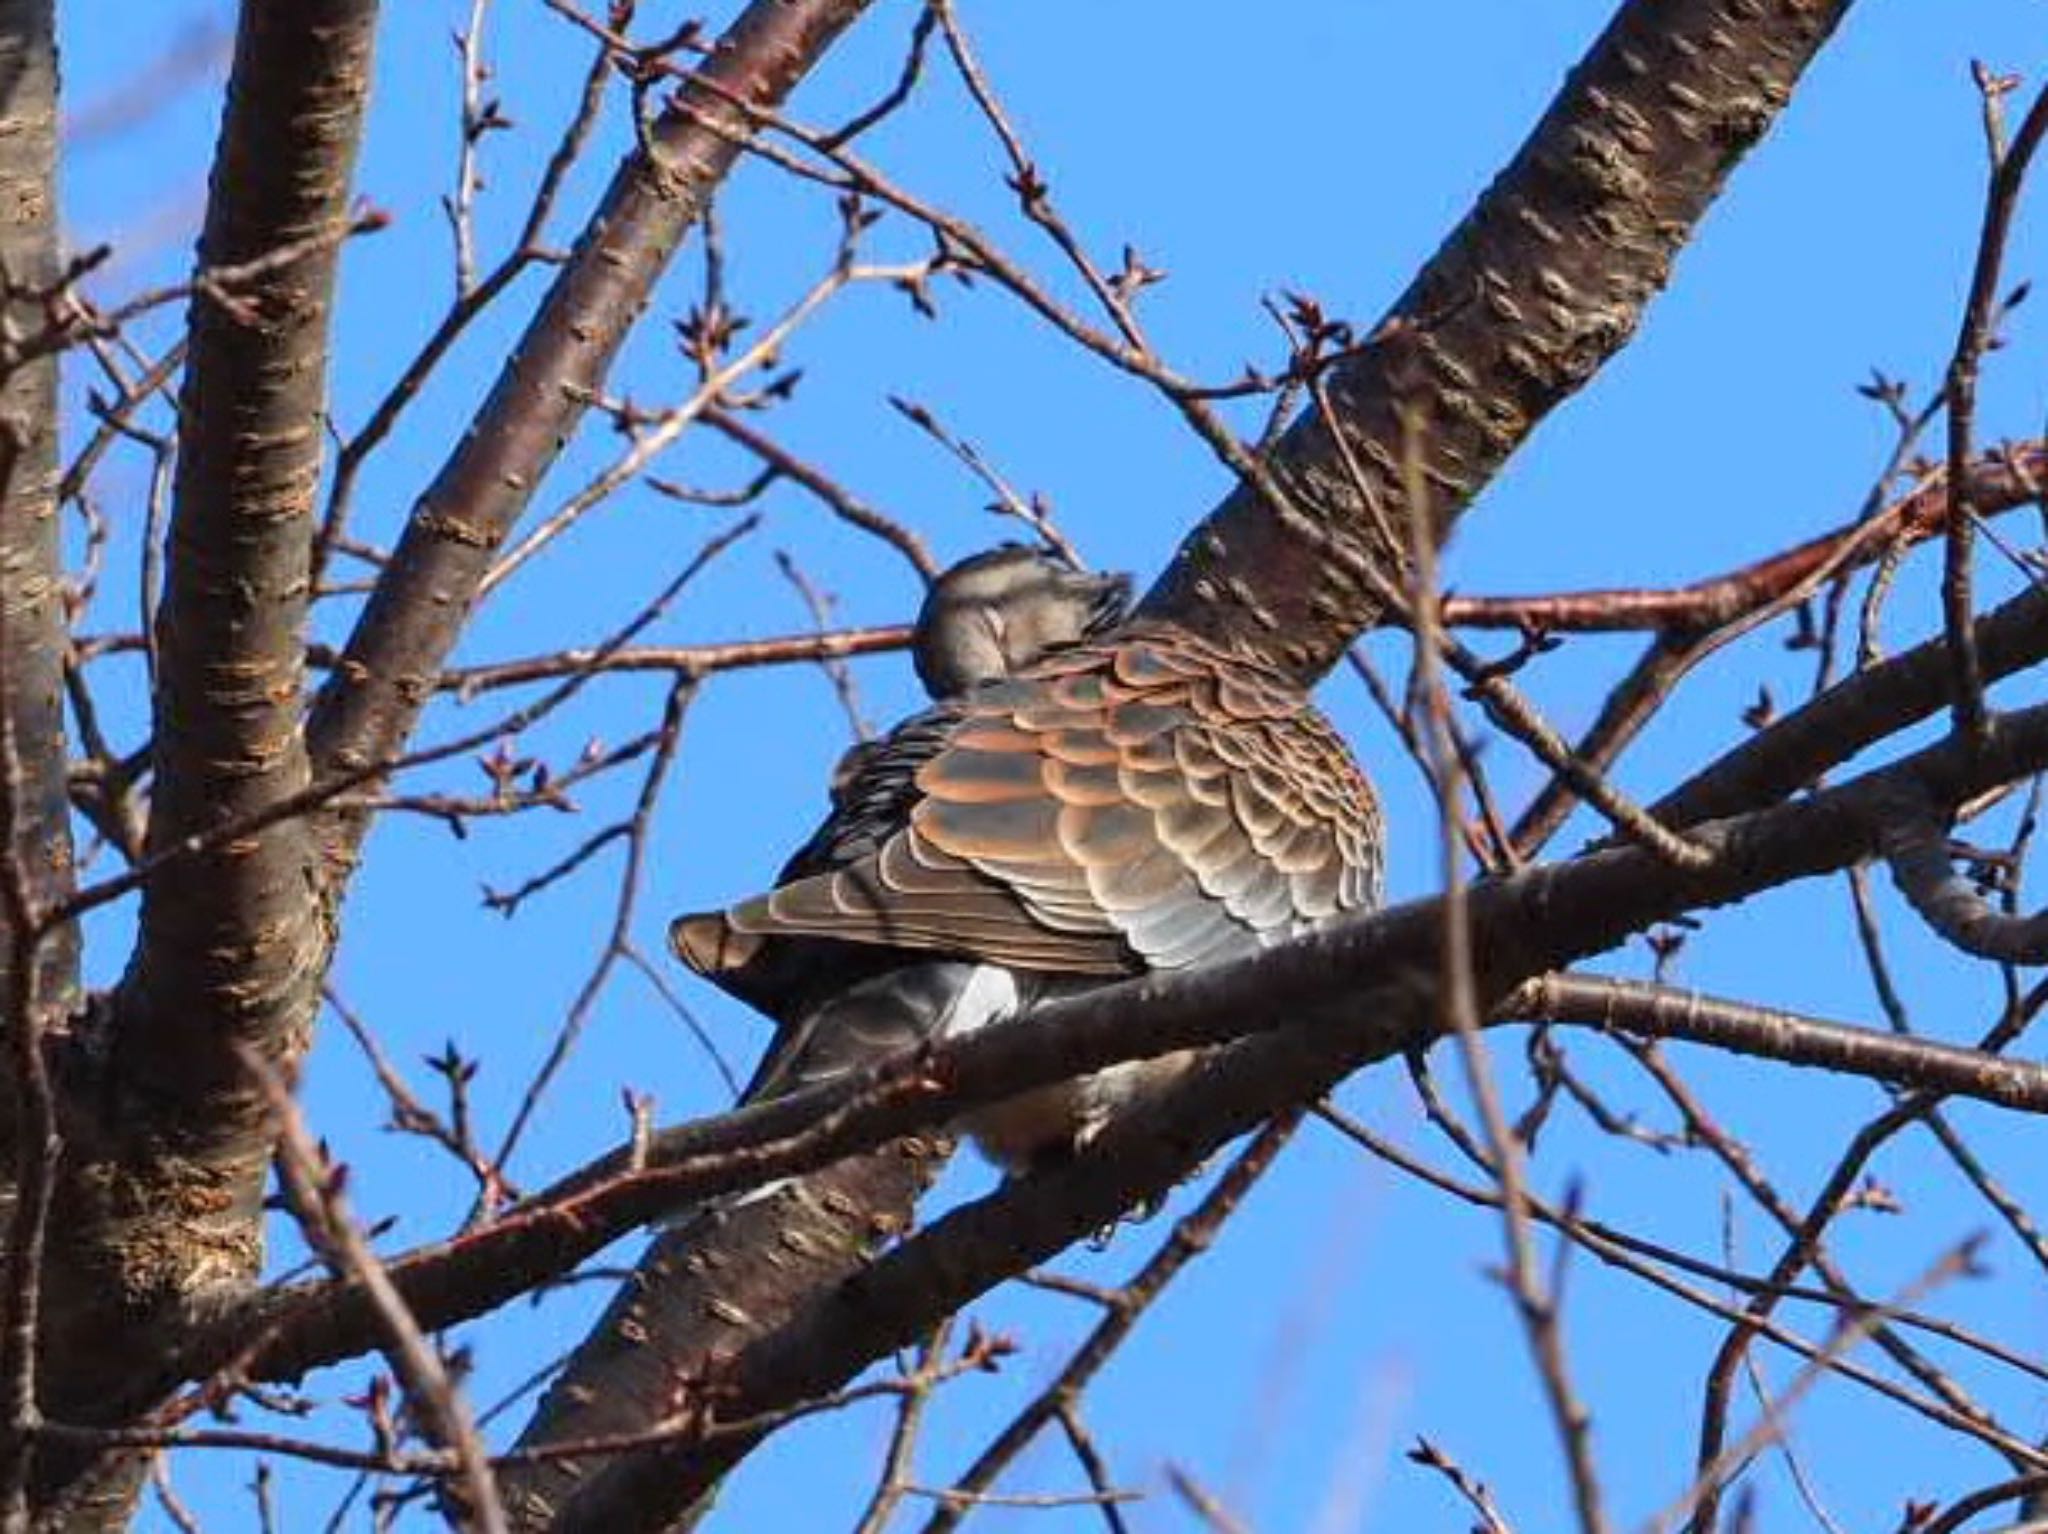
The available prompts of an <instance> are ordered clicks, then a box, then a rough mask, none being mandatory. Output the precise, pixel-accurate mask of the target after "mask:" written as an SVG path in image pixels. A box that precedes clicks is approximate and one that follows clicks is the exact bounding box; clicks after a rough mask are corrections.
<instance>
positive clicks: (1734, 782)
mask: <svg viewBox="0 0 2048 1534" xmlns="http://www.w3.org/2000/svg"><path fill="white" fill-rule="evenodd" d="M1975 633H1976V640H1977V658H1978V664H1979V666H1980V667H1981V668H1982V672H1983V675H1984V677H1985V678H1986V679H1987V680H1993V679H1996V678H1999V677H2004V676H2010V675H2012V674H2014V673H2016V672H2019V671H2023V670H2025V669H2026V668H2027V667H2029V666H2033V665H2037V664H2039V663H2040V662H2041V661H2042V660H2044V659H2048V592H2044V591H2042V590H2041V589H2040V588H2038V587H2030V588H2028V589H2027V590H2026V591H2023V592H2021V593H2020V594H2019V595H2018V596H2016V597H2014V598H2013V599H2012V600H2011V601H2009V602H2007V603H2006V604H2005V605H2004V606H2002V607H1999V608H1996V609H1994V610H1993V611H1992V612H1990V613H1987V614H1986V615H1985V616H1983V617H1982V618H1979V619H1978V620H1977V621H1976V624H1975ZM1952 676H1953V673H1952V672H1951V670H1950V662H1949V654H1948V643H1947V641H1946V640H1945V639H1938V638H1937V639H1930V640H1928V641H1927V642H1926V643H1925V644H1921V645H1917V646H1915V647H1914V648H1913V649H1911V650H1908V651H1907V652H1906V653H1905V654H1903V655H1900V656H1897V657H1896V658H1894V659H1892V660H1889V661H1886V662H1885V663H1883V664H1882V665H1878V666H1873V667H1870V668H1868V669H1866V670H1863V671H1859V672H1857V673H1856V674H1855V675H1854V676H1852V677H1850V678H1848V679H1847V680H1846V681H1843V682H1840V683H1838V684H1837V685H1836V686H1834V687H1833V688H1830V689H1829V690H1828V691H1827V692H1824V693H1822V694H1821V695H1820V696H1819V697H1817V698H1815V699H1814V700H1813V701H1812V702H1811V703H1808V704H1806V705H1805V706H1804V707H1802V708H1799V709H1797V710H1795V711H1794V712H1792V713H1789V714H1787V715H1785V717H1784V718H1782V719H1780V720H1778V721H1777V722H1776V723H1775V724H1773V725H1771V726H1770V727H1768V728H1767V729H1764V730H1760V731H1758V732H1757V733H1756V734H1755V735H1753V736H1751V737H1750V738H1749V739H1748V740H1746V741H1744V742H1743V743H1742V744H1741V745H1739V746H1737V747H1736V748H1735V749H1734V750H1733V751H1730V752H1728V753H1727V754H1726V755H1724V756H1722V757H1721V758H1720V759H1719V760H1717V761H1714V762H1711V763H1709V764H1708V765H1707V766H1706V767H1704V768H1702V769H1701V770H1700V771H1698V772H1696V773H1694V774H1693V775H1692V776H1691V777H1690V778H1688V779H1686V781H1685V782H1683V783H1681V784H1680V785H1679V786H1678V787H1677V788H1675V789H1673V790H1672V791H1671V792H1670V793H1668V794H1666V795H1664V796H1663V797H1662V798H1661V799H1659V800H1657V802H1656V803H1654V804H1652V805H1651V806H1650V813H1651V814H1652V815H1654V816H1656V817H1657V818H1658V819H1659V820H1661V821H1663V822H1664V823H1665V824H1666V825H1673V826H1685V825H1690V824H1692V823H1693V822H1694V821H1697V820H1707V819H1712V818H1715V817H1718V816H1724V815H1735V814H1739V813H1741V812H1742V811H1744V810H1752V809H1756V808H1758V807H1760V806H1762V805H1766V804H1771V803H1775V802H1776V801H1777V800H1780V799H1783V798H1785V797H1786V796H1787V795H1789V794H1793V793H1797V792H1798V791H1799V790H1800V789H1802V788H1804V787H1806V786H1807V785H1809V784H1811V783H1813V782H1815V781H1816V780H1818V779H1819V778H1820V776H1821V775H1822V774H1823V773H1825V772H1827V771H1828V769H1830V768H1832V767H1836V766H1839V765H1840V764H1841V763H1843V762H1846V761H1849V760H1851V759H1852V758H1854V757H1855V755H1856V753H1857V752H1859V751H1862V750H1864V749H1865V748H1867V747H1869V746H1872V745H1875V744H1877V743H1878V742H1879V741H1882V740H1885V739H1887V738H1889V737H1890V736H1892V735H1894V734H1896V733H1897V732H1899V731H1900V730H1903V729H1905V728H1906V727H1907V726H1908V725H1911V724H1913V723H1915V722H1916V721H1918V720H1921V719H1925V718H1927V717H1928V716H1929V715H1931V714H1934V713H1936V712H1938V711H1939V710H1941V709H1943V708H1945V707H1946V706H1947V705H1948V701H1949V685H1950V681H1951V679H1952Z"/></svg>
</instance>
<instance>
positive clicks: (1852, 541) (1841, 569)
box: [1444, 442, 2048, 635]
mask: <svg viewBox="0 0 2048 1534" xmlns="http://www.w3.org/2000/svg"><path fill="white" fill-rule="evenodd" d="M2044 476H2048V446H2044V445H2043V444H2042V443H2040V442H2020V443H2014V444H2012V445H2011V446H2009V447H2002V448H1999V449H1997V450H1996V451H1993V452H1988V453H1984V454H1982V455H1981V456H1979V457H1978V458H1977V459H1975V460H1974V461H1973V462H1972V463H1971V465H1970V470H1969V473H1968V474H1967V475H1966V476H1965V477H1964V488H1963V491H1962V493H1961V495H1960V496H1959V497H1958V499H1960V500H1964V501H1966V502H1967V503H1968V505H1969V507H1970V509H1971V510H1972V511H1974V512H1976V513H1977V514H1978V515H1980V516H1988V515H1991V514H1993V513H1996V512H2002V511H2011V510H2013V509H2014V508H2016V507H2020V506H2031V505H2033V504H2034V503H2035V502H2036V501H2037V500H2038V499H2039V498H2040V494H2041V481H2042V479H2043V477H2044ZM1948 486H1949V476H1948V473H1947V471H1946V470H1945V469H1944V470H1941V471H1936V472H1933V473H1930V474H1928V475H1927V476H1926V477H1925V478H1924V479H1922V480H1921V482H1920V483H1919V484H1918V485H1916V486H1915V487H1914V488H1913V489H1912V490H1910V491H1908V492H1907V493H1906V494H1904V495H1902V496H1900V497H1899V498H1898V499H1897V500H1895V501H1893V502H1892V503H1891V504H1890V505H1888V506H1886V507H1885V508H1884V509H1883V510H1882V511H1879V512H1878V513H1877V514H1876V515H1875V516H1863V517H1858V518H1857V519H1856V520H1855V521H1853V522H1849V523H1846V524H1844V525H1842V526H1840V527H1835V528H1830V529H1829V530H1828V531H1827V532H1825V533H1821V534H1819V535H1818V536H1816V537H1813V538H1809V539H1807V540H1806V542H1804V543H1801V544H1799V545H1797V546H1795V547H1793V548H1789V549H1786V550H1784V551H1783V552H1782V553H1777V554H1772V555H1769V556H1767V557H1766V558H1763V559H1759V560H1757V561H1755V562H1754V563H1752V564H1747V565H1744V566H1742V567H1741V568H1740V569H1738V570H1728V571H1724V572H1723V573H1722V574H1720V575H1713V576H1709V577H1707V578H1706V579H1705V580H1698V581H1691V582H1688V583H1687V584H1686V585H1683V586H1674V587H1670V588H1667V589H1663V590H1655V589H1650V590H1645V589H1642V588H1629V587H1620V588H1613V589H1608V590H1598V591H1567V592H1556V593H1546V594H1544V595H1541V596H1498V597H1461V596H1446V597H1445V598H1444V622H1445V623H1446V624H1448V625H1450V626H1451V627H1454V628H1488V629H1492V628H1507V629H1515V630H1518V631H1523V632H1527V631H1531V630H1533V631H1536V632H1540V633H1546V634H1552V633H1554V634H1568V633H1593V634H1598V633H1615V632H1633V631H1635V630H1640V629H1651V630H1657V631H1660V632H1663V633H1666V634H1676V635H1694V634H1700V633H1703V632H1706V631H1708V630H1712V629H1717V628H1721V627H1723V626H1725V625H1727V624H1731V623H1734V622H1736V621H1737V620H1738V619H1741V618H1746V617H1748V616H1749V615H1750V614H1752V613H1754V612H1756V611H1757V610H1758V609H1759V608H1763V607H1768V606H1774V605H1775V604H1777V603H1780V602H1783V601H1784V600H1785V599H1786V598H1787V597H1792V596H1796V595H1798V594H1800V593H1802V592H1805V591H1808V590H1811V589H1812V587H1813V584H1814V583H1815V581H1816V580H1818V579H1819V578H1822V577H1827V576H1837V575H1842V574H1845V573H1847V572H1848V571H1850V570H1856V569H1861V568H1862V567H1864V566H1865V565H1869V564H1873V563H1875V562H1877V561H1878V560H1879V559H1881V558H1882V557H1883V556H1884V555H1885V553H1886V551H1887V550H1891V549H1897V548H1902V547H1904V546H1906V545H1910V544H1915V543H1921V542H1924V541H1925V540H1927V539H1929V538H1934V537H1937V536H1939V535H1940V534H1941V533H1942V531H1943V530H1944V529H1945V528H1946V527H1947V526H1948V513H1949V488H1948Z"/></svg>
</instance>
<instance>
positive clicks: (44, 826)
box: [0, 0, 78, 1126]
mask: <svg viewBox="0 0 2048 1534" xmlns="http://www.w3.org/2000/svg"><path fill="white" fill-rule="evenodd" d="M54 17H55V11H54V5H53V0H4V3H0V126H4V128H5V130H6V131H5V132H0V272H4V274H5V278H6V281H7V283H8V287H7V289H6V291H5V292H4V293H0V304H4V308H0V330H4V335H5V338H6V340H7V342H8V343H9V344H12V343H13V342H14V341H16V340H18V339H19V338H21V337H22V336H24V335H26V334H27V333H29V332H31V331H33V330H34V329H35V328H36V327H37V326H38V325H39V324H40V323H41V321H42V318H43V314H42V306H41V304H40V303H38V302H37V300H36V298H35V296H34V295H35V294H36V293H37V292H38V291H42V290H47V289H48V288H49V287H50V286H51V285H52V284H53V283H54V282H55V281H56V280H57V243H56V242H57V206H56V203H57V197H56V183H55V179H54V178H55V161H56V140H57V58H56V38H55V35H54V28H55V25H56V23H55V19H54ZM56 484H57V364H56V359H55V358H54V357H41V358H38V359H36V360H34V361H32V362H24V363H22V364H20V365H18V366H16V367H13V368H11V369H9V370H8V371H7V372H6V373H5V374H4V376H0V658H4V662H5V665H6V668H7V679H6V686H5V688H4V689H0V709H4V710H5V711H6V715H7V718H6V722H5V730H6V733H7V735H8V737H9V738H10V739H11V740H12V741H13V743H14V761H15V763H16V764H17V765H16V767H15V772H16V778H15V781H13V782H12V783H10V784H9V785H8V786H7V792H8V795H9V803H10V811H9V820H10V826H11V835H10V838H9V840H8V842H7V844H6V845H5V846H0V859H4V860H6V862H7V863H8V864H9V866H10V867H12V868H14V869H16V870H18V871H19V874H20V876H21V877H22V878H24V879H25V880H26V881H27V883H28V889H29V893H30V894H31V895H32V896H33V897H34V902H35V904H36V905H37V906H38V907H39V908H44V909H47V908H48V907H50V906H53V905H56V904H58V903H59V902H60V901H61V900H62V899H63V898H64V897H65V896H66V895H68V894H69V893H70V891H71V888H72V883H73V878H74V871H73V866H72V847H71V821H70V813H69V809H68V798H67V770H66V761H65V756H66V751H65V743H64V655H65V634H64V631H65V612H64V587H63V581H62V578H61V577H62V571H63V560H62V553H61V550H60V547H59V538H58V534H59V527H58V506H57V498H56ZM13 926H14V924H13V923H12V922H11V921H9V920H7V919H6V918H5V917H4V916H0V997H8V996H14V995H17V994H20V982H21V981H22V980H23V979H24V978H25V977H19V976H16V975H15V973H14V968H15V965H16V963H17V961H18V958H19V952H18V951H17V948H16V944H15V941H14V939H15V937H16V936H18V935H19V934H17V933H16V932H15V931H14V930H13ZM35 953H36V965H37V971H38V972H37V974H36V975H35V977H34V980H35V984H34V988H33V989H34V991H35V993H36V994H38V995H39V996H41V997H42V999H43V1001H44V1002H45V1003H46V1004H47V1005H49V1006H50V1007H51V1008H52V1010H53V1014H54V1015H55V1016H57V1017H60V1018H61V1017H65V1016H68V1015H69V1014H70V1013H71V1012H72V1011H73V1010H74V1009H75V1007H76V1005H77V1001H78V944H77V939H76V936H75V935H74V934H73V933H70V932H63V933H56V934H52V935H51V936H50V938H49V939H47V940H46V941H44V942H43V943H42V944H41V945H40V946H39V947H37V948H36V949H35ZM7 1025H8V1026H9V1027H10V1028H13V1027H18V1026H23V1022H22V1020H21V1019H18V1018H15V1017H12V1016H10V1017H8V1018H7ZM5 1058H6V1056H5V1054H4V1053H0V1060H4V1059H5ZM11 1075H12V1066H11V1064H0V1082H4V1081H5V1080H6V1079H7V1078H8V1077H11ZM13 1112H14V1104H13V1102H12V1094H11V1092H5V1093H0V1126H6V1125H11V1121H12V1116H13Z"/></svg>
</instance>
